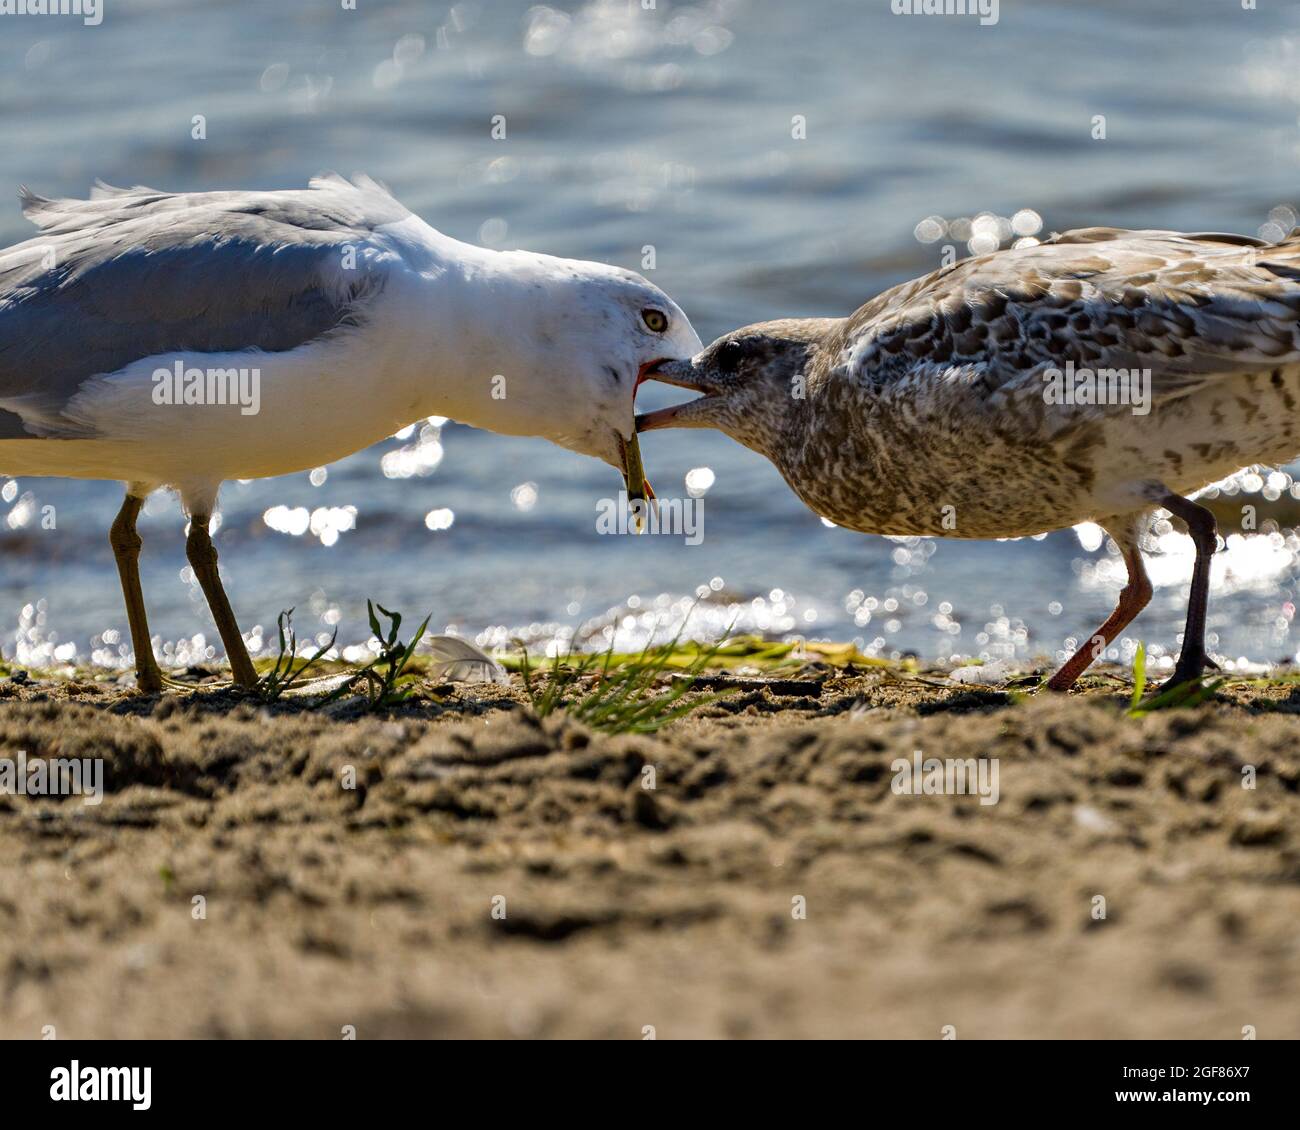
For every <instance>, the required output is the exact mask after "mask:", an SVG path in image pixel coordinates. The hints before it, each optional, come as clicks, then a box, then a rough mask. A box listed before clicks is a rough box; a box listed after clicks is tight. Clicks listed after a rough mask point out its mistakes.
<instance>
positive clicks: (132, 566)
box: [108, 493, 163, 694]
mask: <svg viewBox="0 0 1300 1130" xmlns="http://www.w3.org/2000/svg"><path fill="white" fill-rule="evenodd" d="M143 505H144V499H143V498H137V497H135V496H134V495H132V494H129V493H128V494H127V496H126V499H125V500H124V501H123V503H122V509H121V510H119V511H118V512H117V518H116V519H114V521H113V527H112V529H111V530H110V531H109V536H108V540H109V543H110V544H111V545H112V547H113V556H114V557H116V558H117V575H118V576H119V577H120V578H121V579H122V597H123V599H124V600H125V601H126V618H127V622H128V623H129V624H130V625H131V648H132V650H134V652H135V681H136V685H137V686H138V687H139V688H140V689H141V690H142V691H144V692H145V693H146V694H158V693H159V692H160V691H161V690H162V686H163V678H162V672H161V671H160V670H159V669H158V661H157V660H156V659H154V656H153V643H152V641H151V640H150V637H149V620H148V617H147V615H146V614H145V608H144V593H143V591H142V590H141V588H140V535H139V534H137V533H136V532H135V520H136V518H137V517H139V514H140V508H141V507H142V506H143Z"/></svg>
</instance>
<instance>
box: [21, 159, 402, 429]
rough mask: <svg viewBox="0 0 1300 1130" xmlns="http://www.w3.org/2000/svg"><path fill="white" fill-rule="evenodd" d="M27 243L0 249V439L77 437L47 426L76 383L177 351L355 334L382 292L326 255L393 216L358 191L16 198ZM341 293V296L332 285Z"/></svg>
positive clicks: (373, 188)
mask: <svg viewBox="0 0 1300 1130" xmlns="http://www.w3.org/2000/svg"><path fill="white" fill-rule="evenodd" d="M22 202H23V212H24V214H25V215H26V216H27V217H28V218H29V219H30V220H32V221H33V222H34V223H35V224H36V225H37V226H38V227H39V228H40V229H41V235H40V236H39V237H38V238H36V239H33V240H30V241H28V242H26V243H21V244H18V245H17V246H14V247H9V248H5V249H3V250H0V439H15V438H25V439H30V438H32V437H33V436H67V435H81V434H84V432H83V431H81V430H80V429H79V427H78V425H77V424H75V423H74V422H72V421H70V420H68V419H67V418H65V417H63V416H62V415H61V413H62V410H63V407H64V406H65V405H66V404H67V403H68V401H69V400H70V399H71V398H72V397H73V396H75V395H76V393H77V391H78V389H79V388H80V387H81V385H82V384H83V383H84V382H85V381H86V380H87V379H88V378H91V377H95V376H98V375H102V374H107V373H113V372H116V371H118V370H119V369H122V368H124V367H125V366H127V365H130V364H131V363H132V362H135V361H138V360H140V359H142V358H145V357H153V356H158V355H161V354H168V353H180V352H199V353H218V352H233V351H240V350H245V349H256V350H263V351H265V352H281V351H284V350H290V349H295V348H297V347H298V346H300V345H303V344H305V343H307V342H309V341H312V340H314V339H316V338H318V337H320V336H322V335H323V334H326V333H329V332H330V331H332V330H335V329H337V328H338V327H340V326H343V325H349V324H355V321H356V319H357V317H358V316H359V311H360V308H361V306H362V299H364V298H368V297H371V296H373V294H374V293H376V291H377V290H378V289H379V288H380V287H382V284H383V279H382V277H381V276H379V275H378V273H377V272H372V271H369V270H368V269H367V265H366V264H367V260H366V259H365V257H363V256H360V255H359V256H358V257H357V270H356V272H355V276H353V277H350V278H349V277H348V275H347V274H344V275H341V274H340V266H341V260H340V255H341V253H342V249H343V248H344V247H345V246H346V245H348V244H354V245H355V244H359V243H363V242H364V241H365V240H366V239H367V238H368V237H369V236H371V235H372V234H373V233H374V231H375V229H376V228H377V227H379V226H380V225H382V224H386V223H391V222H393V221H396V220H400V219H402V218H404V217H405V216H407V215H409V213H408V212H407V211H406V209H404V208H403V207H402V206H401V205H400V204H398V203H397V201H396V200H394V199H393V198H392V197H391V196H390V195H389V194H388V193H387V192H386V191H385V190H384V189H382V188H381V187H380V186H378V185H377V184H375V183H374V182H372V181H369V180H366V179H364V178H358V180H357V182H356V183H355V184H352V183H349V182H348V181H346V180H343V179H342V178H341V177H336V176H330V177H321V178H317V179H316V180H313V181H312V182H311V187H310V188H308V189H303V190H292V191H285V192H201V193H166V192H157V191H155V190H153V189H148V188H131V189H113V188H109V187H108V186H103V185H101V186H99V187H98V188H97V189H96V191H95V192H94V193H93V194H92V197H91V199H89V200H46V199H43V198H41V197H38V196H35V195H33V194H31V193H29V192H27V191H26V190H24V192H23V195H22ZM341 278H342V279H344V280H345V281H343V282H342V283H341V282H340V279H341Z"/></svg>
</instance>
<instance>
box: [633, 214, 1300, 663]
mask: <svg viewBox="0 0 1300 1130" xmlns="http://www.w3.org/2000/svg"><path fill="white" fill-rule="evenodd" d="M1062 370H1064V371H1065V372H1066V374H1067V376H1068V375H1069V374H1070V372H1071V370H1073V371H1074V372H1075V373H1077V372H1079V371H1085V372H1089V373H1097V374H1103V383H1102V387H1103V388H1106V389H1107V390H1108V391H1109V392H1110V393H1112V394H1114V393H1115V392H1116V390H1117V389H1118V388H1120V387H1128V386H1127V385H1125V386H1120V385H1118V384H1115V383H1112V384H1110V385H1109V386H1107V385H1105V383H1104V381H1105V378H1104V374H1105V373H1107V372H1110V373H1112V374H1125V375H1127V374H1134V383H1133V385H1132V386H1131V387H1132V388H1133V389H1134V390H1137V389H1139V388H1141V387H1143V382H1145V386H1146V387H1147V388H1148V390H1149V399H1148V400H1147V401H1145V403H1143V404H1140V405H1138V406H1137V407H1138V411H1135V405H1134V404H1133V403H1132V401H1131V400H1130V399H1128V398H1125V399H1124V400H1123V402H1117V399H1118V398H1116V397H1115V396H1114V395H1111V396H1110V397H1106V396H1104V395H1103V397H1102V400H1103V402H1101V403H1081V402H1074V403H1062V402H1060V400H1059V396H1057V397H1055V398H1054V396H1053V395H1052V393H1051V391H1050V390H1051V389H1052V388H1053V387H1056V388H1059V387H1060V385H1059V383H1056V382H1059V380H1060V377H1061V371H1062ZM656 376H657V378H658V379H660V380H664V381H667V382H668V383H672V384H678V385H682V386H684V387H687V388H693V389H698V390H700V391H703V392H705V393H706V395H705V396H704V397H702V398H700V399H699V400H695V401H692V402H690V403H688V404H685V405H680V406H677V407H676V408H670V409H665V410H663V411H661V412H655V413H650V414H648V415H647V416H644V417H642V420H641V424H642V428H643V430H649V429H652V428H657V427H717V428H719V429H721V430H722V431H725V432H727V433H728V434H729V435H731V436H732V437H733V438H735V439H737V440H739V441H740V442H741V443H744V444H745V445H746V446H748V447H751V448H753V449H754V450H756V451H759V452H761V453H762V454H764V455H766V456H767V457H768V458H769V459H771V460H772V462H773V463H775V464H776V466H777V467H778V468H779V469H780V471H781V473H782V475H783V476H784V477H785V479H786V481H787V482H788V483H789V484H790V486H791V487H792V488H793V489H794V491H795V492H796V493H797V494H798V495H799V497H800V498H801V499H802V500H803V501H804V502H805V503H806V504H807V505H808V506H809V507H811V508H812V509H813V510H815V511H816V512H817V513H818V514H821V515H822V516H823V517H826V518H828V519H830V520H831V521H833V522H835V523H836V524H837V525H841V526H847V527H849V528H852V529H856V530H862V531H864V532H867V533H878V534H914V535H933V536H941V537H968V538H990V537H1018V536H1024V535H1028V534H1035V533H1039V532H1042V531H1045V530H1053V529H1060V528H1062V527H1065V526H1072V525H1075V524H1077V523H1079V522H1082V521H1088V520H1090V521H1095V522H1098V523H1099V524H1101V525H1102V526H1104V527H1105V528H1106V530H1107V531H1108V532H1109V533H1110V534H1111V536H1112V537H1114V539H1115V540H1116V542H1117V543H1118V544H1119V546H1120V548H1121V550H1122V552H1123V553H1124V555H1125V560H1126V561H1127V562H1128V563H1129V569H1130V584H1129V587H1128V588H1127V589H1126V590H1125V593H1126V596H1125V598H1124V600H1122V601H1121V609H1123V610H1124V612H1125V617H1126V618H1124V617H1122V618H1121V619H1122V622H1116V618H1115V617H1112V619H1111V621H1108V622H1107V625H1106V631H1104V632H1103V633H1101V636H1104V637H1105V639H1106V642H1109V640H1110V639H1112V638H1114V636H1115V635H1117V634H1118V632H1119V631H1120V630H1122V628H1123V627H1124V625H1126V624H1127V623H1128V622H1129V620H1131V619H1132V616H1133V615H1136V612H1137V611H1138V610H1139V609H1140V607H1141V605H1142V604H1145V602H1146V599H1148V598H1149V584H1148V582H1147V580H1146V576H1145V572H1144V570H1143V568H1142V562H1141V556H1140V553H1138V552H1137V539H1138V535H1139V533H1140V531H1141V530H1142V528H1143V524H1144V522H1145V520H1146V519H1147V518H1148V517H1149V515H1150V513H1151V511H1152V510H1154V509H1155V508H1156V507H1157V506H1164V507H1166V508H1168V509H1171V510H1174V511H1175V512H1176V513H1178V516H1180V517H1183V518H1185V519H1187V520H1188V521H1189V524H1190V525H1191V527H1193V534H1194V536H1196V537H1197V539H1198V552H1200V551H1202V550H1203V551H1204V552H1205V554H1206V558H1207V561H1208V554H1209V553H1212V552H1213V540H1212V537H1211V539H1210V541H1209V543H1208V548H1207V540H1206V536H1205V533H1204V529H1205V527H1204V521H1203V519H1202V518H1201V517H1200V516H1199V515H1205V514H1206V512H1205V511H1204V510H1202V509H1201V508H1199V507H1196V506H1195V505H1194V504H1192V503H1188V502H1187V501H1186V499H1185V498H1183V497H1182V496H1184V495H1185V494H1187V493H1189V492H1192V491H1195V490H1197V489H1199V488H1201V487H1204V486H1205V485H1207V484H1208V483H1211V482H1214V481H1216V480H1218V479H1221V478H1223V477H1225V476H1226V475H1229V474H1231V473H1232V472H1234V471H1236V470H1238V469H1240V468H1241V467H1243V466H1246V465H1249V464H1252V463H1279V462H1285V461H1289V460H1290V459H1292V458H1293V457H1295V456H1296V455H1297V454H1300V418H1298V416H1297V412H1296V408H1297V405H1298V404H1300V229H1297V231H1295V232H1292V233H1291V235H1290V236H1288V237H1287V238H1286V239H1284V240H1282V241H1281V242H1280V243H1277V244H1268V243H1265V242H1263V241H1261V240H1257V239H1252V238H1249V237H1245V236H1236V235H1220V234H1194V235H1182V234H1179V233H1176V232H1164V231H1138V232H1130V231H1120V230H1116V229H1112V228H1088V229H1084V230H1081V231H1074V232H1067V233H1065V234H1064V235H1060V236H1056V237H1054V238H1052V239H1050V240H1047V241H1046V242H1044V243H1041V244H1037V245H1033V246H1028V247H1020V248H1015V249H1012V250H1007V251H1001V252H995V253H993V254H991V255H982V256H978V257H975V258H971V259H966V260H963V261H961V262H958V263H955V264H953V265H952V266H950V267H946V268H943V269H941V270H938V271H935V272H933V273H931V274H929V275H926V276H924V277H922V278H920V279H916V280H915V281H913V282H909V283H904V284H902V285H900V286H896V287H894V288H892V289H890V290H888V291H885V292H884V293H883V294H881V295H879V296H877V297H876V298H874V299H872V300H871V301H869V302H867V303H866V304H865V305H863V306H862V307H860V308H859V309H858V310H857V311H855V312H854V313H853V314H851V315H850V316H849V317H847V318H839V319H835V318H829V319H801V320H787V321H777V322H768V323H762V324H758V325H753V326H748V327H745V328H744V329H740V330H736V331H735V332H733V333H730V334H727V335H725V336H724V337H723V338H720V339H719V340H718V341H716V342H714V343H713V345H711V346H710V347H709V348H708V349H706V350H705V351H704V352H703V353H702V354H700V355H699V356H698V357H696V358H695V359H694V361H693V362H691V363H677V364H675V365H668V366H663V367H662V368H661V370H660V372H659V373H657V374H656ZM1135 395H1136V391H1135ZM1142 408H1145V409H1146V411H1145V413H1143V412H1142V411H1141V409H1142ZM1172 499H1176V500H1177V502H1176V503H1171V500H1172ZM1187 507H1191V509H1190V510H1188V509H1186V508H1187ZM1209 529H1210V530H1211V534H1212V530H1213V527H1212V523H1211V525H1210V527H1209ZM1198 530H1199V532H1198ZM1207 570H1208V567H1207ZM1207 570H1200V569H1198V574H1199V573H1200V572H1205V582H1204V583H1205V584H1208V571H1207ZM1139 598H1140V599H1139ZM1197 599H1198V598H1197V595H1196V594H1195V593H1194V594H1193V602H1192V603H1193V611H1195V606H1196V603H1197ZM1118 611H1119V610H1117V612H1118ZM1201 619H1202V621H1203V609H1202V611H1201ZM1201 628H1202V629H1203V623H1202V625H1201ZM1200 636H1201V631H1200V630H1198V629H1197V626H1196V625H1195V624H1193V623H1191V621H1190V619H1189V631H1188V632H1187V633H1186V638H1187V645H1186V646H1185V647H1184V650H1183V656H1182V657H1181V658H1180V662H1179V666H1178V668H1177V670H1176V673H1175V674H1176V677H1178V678H1191V677H1193V676H1194V675H1197V674H1199V673H1200V671H1201V669H1202V667H1203V664H1204V662H1205V660H1204V653H1203V650H1202V648H1201V645H1200V642H1199V641H1200ZM1100 638H1101V637H1097V638H1095V639H1094V640H1093V641H1090V645H1089V646H1091V647H1092V649H1093V650H1094V651H1095V650H1098V644H1097V640H1098V639H1100ZM1084 650H1087V649H1086V648H1085V649H1081V653H1080V654H1081V656H1082V655H1083V651H1084ZM1091 658H1092V655H1091V654H1089V655H1088V656H1087V657H1086V659H1085V660H1084V661H1082V663H1081V665H1079V664H1076V662H1075V661H1071V664H1067V665H1066V668H1063V669H1062V675H1064V676H1068V677H1066V678H1058V679H1056V680H1054V681H1053V685H1056V686H1062V685H1069V684H1070V683H1072V682H1073V681H1074V678H1077V675H1078V673H1079V672H1080V671H1082V670H1083V668H1084V667H1085V666H1086V665H1087V660H1090V659H1091ZM1077 659H1079V657H1076V660H1077ZM1076 666H1077V670H1076V669H1075V667H1076Z"/></svg>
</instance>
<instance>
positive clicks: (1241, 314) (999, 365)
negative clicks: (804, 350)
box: [833, 228, 1300, 422]
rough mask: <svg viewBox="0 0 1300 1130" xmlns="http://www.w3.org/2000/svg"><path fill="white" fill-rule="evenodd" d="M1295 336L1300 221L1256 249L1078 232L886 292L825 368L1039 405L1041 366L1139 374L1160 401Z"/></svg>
mask: <svg viewBox="0 0 1300 1130" xmlns="http://www.w3.org/2000/svg"><path fill="white" fill-rule="evenodd" d="M1298 330H1300V229H1297V230H1296V231H1293V232H1292V233H1291V234H1290V235H1289V236H1288V237H1287V238H1286V239H1284V240H1282V241H1281V242H1279V243H1277V244H1269V243H1266V242H1264V241H1261V240H1257V239H1252V238H1250V237H1246V236H1237V235H1219V234H1213V233H1197V234H1187V235H1185V234H1180V233H1178V232H1166V231H1122V230H1118V229H1114V228H1086V229H1082V230H1079V231H1072V232H1066V233H1065V234H1063V235H1059V236H1056V237H1054V238H1052V239H1050V240H1047V241H1045V242H1043V243H1041V244H1037V245H1035V246H1031V247H1022V248H1014V249H1010V250H1006V251H1000V252H995V253H994V254H991V255H983V256H978V257H975V258H971V259H966V260H963V261H961V262H958V263H956V264H954V265H953V266H951V267H947V268H944V269H942V270H939V271H935V272H934V273H932V274H930V275H926V276H924V277H923V278H920V279H917V280H915V281H914V282H910V283H905V284H903V285H902V286H898V287H895V288H893V289H892V290H889V291H886V292H885V293H883V294H881V295H879V296H878V297H876V298H874V299H872V301H870V302H868V303H867V304H866V305H864V306H863V307H861V308H860V309H859V310H858V311H857V312H856V313H854V314H853V315H852V316H851V317H850V318H848V319H847V320H846V323H845V326H844V327H843V329H842V330H841V333H840V340H839V341H838V342H836V343H835V345H834V348H835V349H836V350H837V353H836V354H835V357H834V361H833V364H834V367H835V368H836V369H838V370H839V371H840V372H841V373H843V374H844V375H845V376H848V377H849V378H850V379H854V380H857V381H862V382H864V383H867V384H882V383H892V382H895V381H902V382H904V383H909V384H914V383H915V382H918V381H920V382H921V383H927V382H928V383H930V384H932V385H933V386H934V387H935V392H936V395H940V394H941V388H942V386H943V385H944V384H945V383H946V382H949V381H953V380H955V381H957V383H959V384H960V385H962V386H963V388H964V392H965V397H966V399H967V400H970V399H972V397H971V393H972V392H974V393H982V394H983V395H984V396H985V397H986V398H987V401H988V403H989V404H990V406H994V405H997V406H1000V407H1005V404H1006V401H1007V399H1008V398H1010V399H1017V398H1020V397H1021V396H1025V397H1037V398H1039V400H1040V401H1041V397H1042V390H1043V379H1042V374H1043V370H1044V369H1045V368H1047V367H1059V368H1063V367H1065V365H1066V364H1067V362H1073V364H1074V365H1075V367H1076V368H1091V369H1103V368H1110V369H1131V368H1143V369H1145V368H1149V369H1150V370H1151V378H1152V389H1153V396H1154V398H1155V400H1156V401H1157V402H1159V401H1161V400H1164V399H1168V398H1172V397H1177V396H1182V395H1185V394H1187V393H1188V392H1190V391H1192V390H1194V389H1196V388H1198V387H1201V386H1202V385H1204V384H1205V383H1206V382H1208V381H1213V380H1215V379H1218V378H1222V377H1226V376H1230V375H1232V374H1235V373H1244V372H1259V371H1266V370H1269V369H1271V368H1275V367H1279V366H1282V365H1286V364H1291V363H1296V362H1300V333H1298ZM954 370H955V372H953V371H954ZM918 393H919V390H915V391H914V395H916V394H918ZM1106 410H1107V409H1106V408H1105V407H1100V408H1097V409H1096V410H1095V411H1096V413H1103V412H1105V411H1106ZM1117 410H1120V411H1127V408H1126V407H1124V406H1120V407H1119V408H1117ZM1075 415H1077V413H1075ZM1048 422H1050V421H1048Z"/></svg>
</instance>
